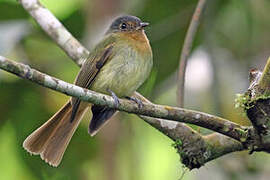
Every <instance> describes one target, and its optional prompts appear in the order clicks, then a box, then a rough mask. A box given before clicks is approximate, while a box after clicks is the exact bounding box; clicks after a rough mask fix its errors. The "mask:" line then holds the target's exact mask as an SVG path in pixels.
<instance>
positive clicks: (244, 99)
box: [234, 94, 250, 109]
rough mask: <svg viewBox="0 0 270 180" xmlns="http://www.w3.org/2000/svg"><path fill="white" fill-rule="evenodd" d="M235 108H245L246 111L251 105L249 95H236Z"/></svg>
mask: <svg viewBox="0 0 270 180" xmlns="http://www.w3.org/2000/svg"><path fill="white" fill-rule="evenodd" d="M235 96H236V97H235V99H234V102H235V105H234V107H235V108H243V109H246V106H247V104H249V99H250V98H249V97H248V96H247V94H236V95H235Z"/></svg>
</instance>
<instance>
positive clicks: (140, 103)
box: [125, 96, 143, 109]
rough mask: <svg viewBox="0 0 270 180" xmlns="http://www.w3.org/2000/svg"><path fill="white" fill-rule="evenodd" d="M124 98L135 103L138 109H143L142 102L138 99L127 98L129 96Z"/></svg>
mask: <svg viewBox="0 0 270 180" xmlns="http://www.w3.org/2000/svg"><path fill="white" fill-rule="evenodd" d="M125 98H126V99H128V100H131V101H133V102H135V103H137V104H138V107H139V108H140V109H141V108H142V107H143V103H142V101H141V100H140V99H138V98H135V97H129V96H126V97H125Z"/></svg>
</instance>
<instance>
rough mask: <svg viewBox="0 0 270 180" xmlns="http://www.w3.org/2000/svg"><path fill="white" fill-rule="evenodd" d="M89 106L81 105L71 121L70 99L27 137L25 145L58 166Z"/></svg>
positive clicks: (32, 151) (33, 152)
mask: <svg viewBox="0 0 270 180" xmlns="http://www.w3.org/2000/svg"><path fill="white" fill-rule="evenodd" d="M88 107H89V106H82V107H80V108H79V110H78V112H77V114H76V117H75V119H74V120H73V121H72V122H70V116H71V111H72V105H71V103H70V101H69V102H67V103H66V104H65V105H64V106H63V107H62V108H61V109H60V110H59V111H58V112H57V113H55V114H54V116H52V117H51V118H50V119H49V120H48V121H47V122H45V123H44V124H43V125H42V126H41V127H39V128H38V129H37V130H35V131H34V132H33V133H32V134H30V135H29V136H28V137H27V138H26V139H25V141H24V142H23V147H24V148H25V149H26V150H27V151H28V152H29V153H31V154H40V157H41V159H43V160H44V161H45V162H47V163H49V164H50V165H51V166H55V167H56V166H58V165H59V164H60V162H61V160H62V157H63V155H64V152H65V150H66V148H67V145H68V144H69V142H70V139H71V137H72V135H73V134H74V132H75V130H76V129H77V127H78V125H79V123H80V121H81V119H82V117H83V114H84V113H85V112H86V110H87V109H88Z"/></svg>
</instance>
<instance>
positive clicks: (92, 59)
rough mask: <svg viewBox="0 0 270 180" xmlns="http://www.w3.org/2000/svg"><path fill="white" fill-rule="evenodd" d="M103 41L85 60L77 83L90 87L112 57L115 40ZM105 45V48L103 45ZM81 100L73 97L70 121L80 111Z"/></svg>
mask: <svg viewBox="0 0 270 180" xmlns="http://www.w3.org/2000/svg"><path fill="white" fill-rule="evenodd" d="M111 41H112V40H111V39H110V41H108V40H107V41H106V39H105V41H103V42H101V43H100V44H99V45H97V47H96V49H94V50H93V53H92V54H91V55H90V56H89V58H88V59H87V60H86V61H85V63H84V64H83V66H82V67H81V70H80V72H79V73H78V75H77V77H76V80H75V85H77V86H80V87H83V88H89V87H90V86H91V85H92V84H93V82H94V81H95V77H96V76H97V75H98V73H99V71H100V70H101V68H102V67H103V66H104V65H105V64H106V62H108V61H109V60H110V59H112V58H111V57H112V54H113V53H112V52H113V47H114V42H111ZM102 46H104V48H103V47H102ZM80 102H81V101H80V100H79V99H78V98H72V100H71V104H72V113H71V117H70V121H71V122H72V121H73V120H74V118H75V116H76V113H77V111H78V108H79V105H80Z"/></svg>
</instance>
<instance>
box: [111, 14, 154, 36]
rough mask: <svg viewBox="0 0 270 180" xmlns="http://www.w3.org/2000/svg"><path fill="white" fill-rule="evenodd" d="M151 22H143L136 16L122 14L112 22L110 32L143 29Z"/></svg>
mask: <svg viewBox="0 0 270 180" xmlns="http://www.w3.org/2000/svg"><path fill="white" fill-rule="evenodd" d="M148 25H149V23H147V22H142V21H141V20H140V19H139V18H137V17H136V16H120V17H118V18H116V19H115V20H114V21H113V23H112V24H111V26H110V28H109V30H108V32H132V31H138V30H142V29H143V28H144V27H146V26H148Z"/></svg>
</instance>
